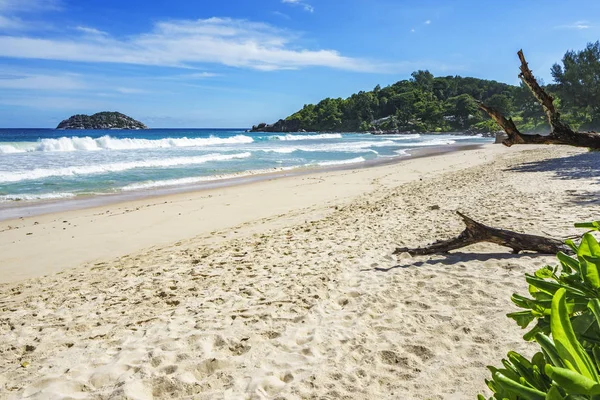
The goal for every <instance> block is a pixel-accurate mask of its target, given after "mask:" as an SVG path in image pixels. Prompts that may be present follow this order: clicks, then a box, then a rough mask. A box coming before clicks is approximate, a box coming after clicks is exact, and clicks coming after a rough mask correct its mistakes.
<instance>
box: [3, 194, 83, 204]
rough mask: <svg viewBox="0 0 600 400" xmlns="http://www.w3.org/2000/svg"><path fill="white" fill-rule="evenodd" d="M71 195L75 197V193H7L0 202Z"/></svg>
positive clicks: (58, 197)
mask: <svg viewBox="0 0 600 400" xmlns="http://www.w3.org/2000/svg"><path fill="white" fill-rule="evenodd" d="M71 197H75V193H40V194H26V193H23V194H6V195H1V196H0V203H6V202H9V201H28V200H58V199H68V198H71Z"/></svg>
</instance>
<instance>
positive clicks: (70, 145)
mask: <svg viewBox="0 0 600 400" xmlns="http://www.w3.org/2000/svg"><path fill="white" fill-rule="evenodd" d="M252 142H254V139H253V138H251V137H250V136H246V135H236V136H231V137H227V138H219V137H215V136H210V137H207V138H187V137H182V138H164V139H132V138H121V139H119V138H114V137H112V136H108V135H106V136H101V137H99V138H91V137H89V136H84V137H76V136H73V137H61V138H58V139H41V140H40V141H38V142H34V143H30V144H29V143H27V144H21V143H19V145H18V146H17V145H14V144H10V145H9V144H6V145H0V153H3V154H9V153H23V152H33V151H42V152H46V151H48V152H54V151H98V150H136V149H160V148H172V147H204V146H214V145H220V144H247V143H252Z"/></svg>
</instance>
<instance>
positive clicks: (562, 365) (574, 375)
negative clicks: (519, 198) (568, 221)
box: [478, 221, 600, 400]
mask: <svg viewBox="0 0 600 400" xmlns="http://www.w3.org/2000/svg"><path fill="white" fill-rule="evenodd" d="M575 226H576V227H580V228H586V229H589V230H590V232H587V233H585V234H584V235H583V237H582V238H581V241H580V243H579V244H575V243H574V242H573V241H571V240H569V241H567V242H566V243H567V244H568V245H569V247H571V248H572V249H573V251H574V252H575V254H576V257H571V256H569V255H567V254H565V253H562V252H560V253H558V254H557V258H558V261H559V262H560V265H559V266H556V267H550V266H546V267H544V268H542V269H540V270H538V271H536V272H535V274H534V275H529V274H527V275H526V277H525V279H526V281H527V283H529V294H530V296H531V297H525V296H521V295H518V294H514V295H513V296H512V298H511V299H512V301H513V302H514V303H515V304H516V305H517V306H518V307H520V308H522V309H523V310H522V311H519V312H514V313H510V314H508V316H509V317H510V318H512V319H514V320H515V321H516V322H517V324H518V325H519V326H521V327H522V328H526V327H527V326H529V324H530V323H532V322H534V321H536V324H535V326H534V327H533V328H532V329H530V330H529V331H528V332H527V333H526V334H525V336H524V337H523V338H524V339H525V340H528V341H535V342H537V344H538V345H539V346H540V351H539V352H537V353H536V354H535V355H534V356H533V358H532V359H531V360H528V359H526V358H525V357H523V356H521V355H520V354H518V353H515V352H512V351H511V352H509V353H508V357H507V359H503V360H502V365H503V366H502V367H501V368H496V367H491V366H490V367H488V369H489V370H490V371H491V373H492V379H491V380H486V383H487V386H488V387H489V388H490V389H491V391H492V392H493V393H494V395H493V397H491V398H490V400H491V399H498V400H503V399H509V400H520V399H526V400H560V399H565V400H567V399H568V400H579V399H592V400H594V399H600V368H599V367H600V244H598V241H597V240H596V238H595V237H594V236H593V235H592V231H600V221H596V222H591V223H584V224H576V225H575ZM478 399H479V400H485V397H483V396H482V395H479V396H478Z"/></svg>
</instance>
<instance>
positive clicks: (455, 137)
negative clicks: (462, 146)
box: [454, 133, 483, 140]
mask: <svg viewBox="0 0 600 400" xmlns="http://www.w3.org/2000/svg"><path fill="white" fill-rule="evenodd" d="M482 137H483V135H482V134H481V133H478V134H477V135H472V136H454V139H455V140H469V139H479V138H482Z"/></svg>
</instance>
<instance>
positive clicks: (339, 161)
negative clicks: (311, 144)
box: [309, 157, 367, 167]
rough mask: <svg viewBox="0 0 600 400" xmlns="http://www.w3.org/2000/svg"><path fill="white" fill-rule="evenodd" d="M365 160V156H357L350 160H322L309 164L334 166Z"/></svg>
mask: <svg viewBox="0 0 600 400" xmlns="http://www.w3.org/2000/svg"><path fill="white" fill-rule="evenodd" d="M365 161H367V160H366V159H365V158H364V157H356V158H351V159H349V160H335V161H321V162H318V163H316V164H309V165H319V166H321V167H329V166H333V165H344V164H358V163H361V162H365Z"/></svg>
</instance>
